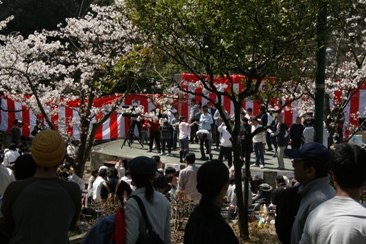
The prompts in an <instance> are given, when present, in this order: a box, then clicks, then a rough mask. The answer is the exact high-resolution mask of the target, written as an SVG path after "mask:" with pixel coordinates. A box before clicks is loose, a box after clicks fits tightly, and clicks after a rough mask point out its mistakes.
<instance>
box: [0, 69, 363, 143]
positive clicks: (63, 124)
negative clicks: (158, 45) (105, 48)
mask: <svg viewBox="0 0 366 244" xmlns="http://www.w3.org/2000/svg"><path fill="white" fill-rule="evenodd" d="M241 79H242V76H233V80H234V82H236V83H235V84H234V92H236V91H240V90H242V89H243V84H242V83H241V82H240V80H241ZM182 81H187V82H188V83H189V82H195V81H197V78H195V77H194V76H193V75H191V74H185V73H184V74H182ZM218 82H219V83H224V82H225V81H223V80H218ZM185 88H186V89H191V90H192V91H193V88H192V87H189V86H188V87H187V86H186V87H185ZM222 89H224V88H222ZM225 89H226V90H227V91H229V89H230V87H229V86H228V87H226V88H225ZM195 91H196V92H197V91H198V92H205V91H202V88H197V89H196V90H195ZM121 96H122V95H116V96H106V97H102V98H99V99H96V100H95V101H94V103H93V106H95V107H100V106H103V105H106V104H110V103H112V102H113V101H115V100H116V99H118V98H120V97H121ZM156 96H160V97H161V95H156V94H141V95H128V96H127V97H126V98H125V100H124V105H132V100H134V99H138V101H139V105H142V106H144V110H145V112H150V111H152V110H154V109H155V108H156V107H155V106H156V104H155V103H154V102H153V100H154V97H156ZM208 96H209V97H210V98H212V99H213V100H216V101H218V98H217V95H216V94H214V93H210V94H208ZM194 97H195V99H196V101H197V102H198V101H200V102H202V103H203V104H204V103H205V101H206V100H204V99H203V98H202V97H201V96H199V95H196V96H194ZM148 98H150V99H148ZM188 98H193V96H186V98H185V99H183V100H181V101H180V102H179V103H178V102H176V103H175V104H174V105H175V109H177V110H178V112H179V114H180V115H185V116H188V111H189V105H188V104H189V103H188ZM0 101H1V111H0V130H1V131H7V132H10V130H11V128H12V126H13V125H14V120H15V119H18V120H22V121H23V122H24V124H23V127H22V130H21V131H22V135H23V136H26V137H32V135H31V134H30V133H31V131H32V130H33V128H34V126H35V125H36V119H37V117H38V118H39V119H41V120H43V121H44V119H43V118H42V117H40V116H36V115H35V114H33V113H32V112H30V111H29V110H27V109H26V108H25V107H24V106H22V104H21V103H18V102H15V101H13V100H11V99H9V98H7V97H2V98H1V100H0ZM223 102H224V103H225V109H226V110H227V111H228V113H229V114H232V113H233V109H234V108H233V105H232V103H231V102H230V101H229V100H228V99H227V98H224V100H223ZM78 104H79V101H73V102H70V103H68V104H67V105H68V106H67V107H60V108H58V113H57V114H55V115H54V116H52V118H51V120H52V122H53V124H54V125H56V129H58V130H60V131H64V132H67V133H68V134H69V135H70V136H73V137H74V138H75V139H80V128H79V126H78V124H79V115H78V113H77V109H78ZM296 105H297V102H296V101H295V102H293V103H292V104H289V105H288V106H287V108H286V109H284V110H283V112H282V114H283V117H284V121H285V123H286V124H287V125H288V126H290V125H291V124H292V123H293V122H294V121H295V118H296V116H298V111H297V110H296V109H293V108H296ZM259 106H260V104H259V103H257V102H255V101H251V100H245V101H244V102H243V108H244V109H247V108H252V109H253V114H254V115H256V114H258V113H259ZM49 109H52V108H49ZM365 112H366V85H365V86H363V87H362V88H361V89H360V90H359V91H358V92H357V93H356V95H355V96H354V97H352V99H351V101H350V103H349V105H348V106H347V108H346V109H345V117H346V121H345V122H346V124H347V122H349V123H351V124H353V125H355V126H358V119H355V117H354V115H355V114H357V113H359V114H360V116H361V117H366V114H365ZM100 117H101V115H97V116H96V119H99V118H100ZM94 122H95V120H94ZM129 122H130V121H129V118H127V117H123V116H122V115H121V114H117V113H115V114H112V116H111V117H110V118H109V119H108V120H106V121H105V122H104V123H103V124H102V125H101V126H100V127H99V128H98V130H97V134H96V137H95V139H96V140H109V139H117V138H123V137H124V136H125V135H126V134H127V132H128V128H129V126H130V124H129ZM92 123H93V121H92ZM135 134H136V135H137V134H138V132H137V128H135Z"/></svg>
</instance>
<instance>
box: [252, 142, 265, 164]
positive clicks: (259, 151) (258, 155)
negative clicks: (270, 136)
mask: <svg viewBox="0 0 366 244" xmlns="http://www.w3.org/2000/svg"><path fill="white" fill-rule="evenodd" d="M253 145H254V153H255V164H256V165H263V166H264V153H263V143H262V142H256V143H253Z"/></svg>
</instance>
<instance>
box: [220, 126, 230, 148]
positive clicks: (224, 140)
mask: <svg viewBox="0 0 366 244" xmlns="http://www.w3.org/2000/svg"><path fill="white" fill-rule="evenodd" d="M217 130H218V131H219V132H220V133H222V135H221V146H223V147H232V144H231V141H230V138H231V134H230V133H229V132H228V131H227V129H226V125H222V124H221V125H220V126H219V127H218V128H217Z"/></svg>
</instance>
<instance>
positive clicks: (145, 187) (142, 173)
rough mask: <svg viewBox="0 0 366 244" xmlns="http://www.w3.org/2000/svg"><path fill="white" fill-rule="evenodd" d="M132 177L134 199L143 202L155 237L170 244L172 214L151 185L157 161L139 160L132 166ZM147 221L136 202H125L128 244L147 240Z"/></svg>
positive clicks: (141, 158) (130, 167) (149, 159)
mask: <svg viewBox="0 0 366 244" xmlns="http://www.w3.org/2000/svg"><path fill="white" fill-rule="evenodd" d="M129 169H130V171H131V177H132V180H133V182H134V184H135V185H136V187H137V189H136V190H135V191H133V192H132V194H131V195H135V196H137V197H139V198H140V199H141V200H142V203H143V205H144V207H145V209H146V214H147V217H148V219H149V221H150V223H151V226H152V227H153V229H154V231H155V232H156V234H158V235H159V237H160V238H161V239H162V240H163V241H164V243H166V244H169V243H170V213H169V209H170V207H169V202H168V200H167V199H166V198H165V196H163V195H162V194H161V193H159V192H157V191H155V190H154V187H153V186H152V181H153V179H154V176H155V173H156V171H157V168H156V161H155V160H154V159H152V158H148V157H145V156H139V157H136V158H134V159H132V160H131V161H130V163H129ZM145 233H146V225H145V220H144V217H143V215H142V213H141V211H140V208H139V206H138V204H137V202H136V200H135V199H132V198H129V199H128V200H127V202H126V243H127V244H135V243H136V242H137V240H138V239H139V237H140V238H141V237H142V240H141V241H142V242H143V241H144V240H143V239H145V238H146V234H145Z"/></svg>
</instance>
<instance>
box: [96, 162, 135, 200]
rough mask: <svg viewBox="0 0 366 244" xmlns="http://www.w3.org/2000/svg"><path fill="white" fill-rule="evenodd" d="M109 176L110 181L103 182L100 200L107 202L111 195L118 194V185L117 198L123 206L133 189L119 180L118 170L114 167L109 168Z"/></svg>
mask: <svg viewBox="0 0 366 244" xmlns="http://www.w3.org/2000/svg"><path fill="white" fill-rule="evenodd" d="M107 174H108V180H107V181H105V182H102V184H101V188H100V198H101V199H102V202H105V201H106V200H107V198H108V195H109V194H110V193H114V192H116V187H117V185H118V189H117V197H118V199H119V201H120V204H121V206H122V205H123V203H124V199H127V197H128V196H129V195H130V194H131V192H132V190H131V187H130V186H129V185H128V184H127V183H126V182H124V181H123V180H120V179H119V177H118V171H117V169H116V168H113V167H111V168H109V169H108V172H107Z"/></svg>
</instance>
